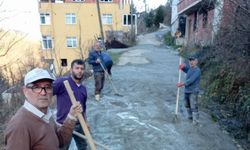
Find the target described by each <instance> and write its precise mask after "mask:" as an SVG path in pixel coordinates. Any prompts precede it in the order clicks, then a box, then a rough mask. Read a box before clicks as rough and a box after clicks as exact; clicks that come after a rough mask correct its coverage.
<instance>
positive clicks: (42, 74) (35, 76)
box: [24, 68, 55, 86]
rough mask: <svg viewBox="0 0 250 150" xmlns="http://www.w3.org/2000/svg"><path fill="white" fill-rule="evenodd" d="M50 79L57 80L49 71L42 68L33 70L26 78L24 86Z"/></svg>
mask: <svg viewBox="0 0 250 150" xmlns="http://www.w3.org/2000/svg"><path fill="white" fill-rule="evenodd" d="M41 79H49V80H52V81H54V80H55V78H54V77H53V76H52V75H51V74H50V73H49V72H48V71H47V70H44V69H41V68H35V69H32V70H31V71H30V72H28V73H27V74H26V75H25V77H24V85H25V86H26V85H27V84H29V83H33V82H35V81H37V80H41Z"/></svg>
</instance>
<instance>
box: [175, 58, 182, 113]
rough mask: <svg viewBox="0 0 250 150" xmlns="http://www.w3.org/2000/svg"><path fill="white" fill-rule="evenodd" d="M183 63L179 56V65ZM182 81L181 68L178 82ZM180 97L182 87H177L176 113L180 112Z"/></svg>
mask: <svg viewBox="0 0 250 150" xmlns="http://www.w3.org/2000/svg"><path fill="white" fill-rule="evenodd" d="M180 64H181V56H180V58H179V65H180ZM180 82H181V70H180V69H179V78H178V83H180ZM179 98H180V87H178V88H177V94H176V106H175V114H176V115H177V114H178V106H179Z"/></svg>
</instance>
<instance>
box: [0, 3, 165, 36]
mask: <svg viewBox="0 0 250 150" xmlns="http://www.w3.org/2000/svg"><path fill="white" fill-rule="evenodd" d="M1 2H3V3H2V5H0V27H2V28H4V29H13V30H17V31H21V32H24V33H28V36H29V37H30V38H32V39H35V40H40V38H41V33H40V23H39V19H40V18H39V13H38V3H37V2H38V0H25V1H22V0H0V4H1ZM133 2H134V4H135V6H136V7H137V11H139V12H141V11H144V10H145V5H144V3H143V0H133ZM166 2H167V0H146V3H147V7H148V9H149V10H150V9H155V8H157V7H158V6H159V5H165V4H166Z"/></svg>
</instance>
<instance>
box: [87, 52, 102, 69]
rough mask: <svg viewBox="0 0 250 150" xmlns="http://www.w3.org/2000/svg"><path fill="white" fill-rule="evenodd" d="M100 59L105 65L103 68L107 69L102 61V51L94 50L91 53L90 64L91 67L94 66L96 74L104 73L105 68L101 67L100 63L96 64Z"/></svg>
mask: <svg viewBox="0 0 250 150" xmlns="http://www.w3.org/2000/svg"><path fill="white" fill-rule="evenodd" d="M98 58H99V59H100V60H101V62H102V64H103V67H105V65H104V63H103V59H102V52H101V51H100V52H99V51H95V50H92V51H90V52H89V58H88V63H89V64H90V65H92V68H93V70H94V72H103V71H104V70H103V68H102V66H101V65H100V63H96V60H97V59H98Z"/></svg>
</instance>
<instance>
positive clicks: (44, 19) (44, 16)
mask: <svg viewBox="0 0 250 150" xmlns="http://www.w3.org/2000/svg"><path fill="white" fill-rule="evenodd" d="M40 23H41V24H42V25H48V24H50V14H49V13H40Z"/></svg>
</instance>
